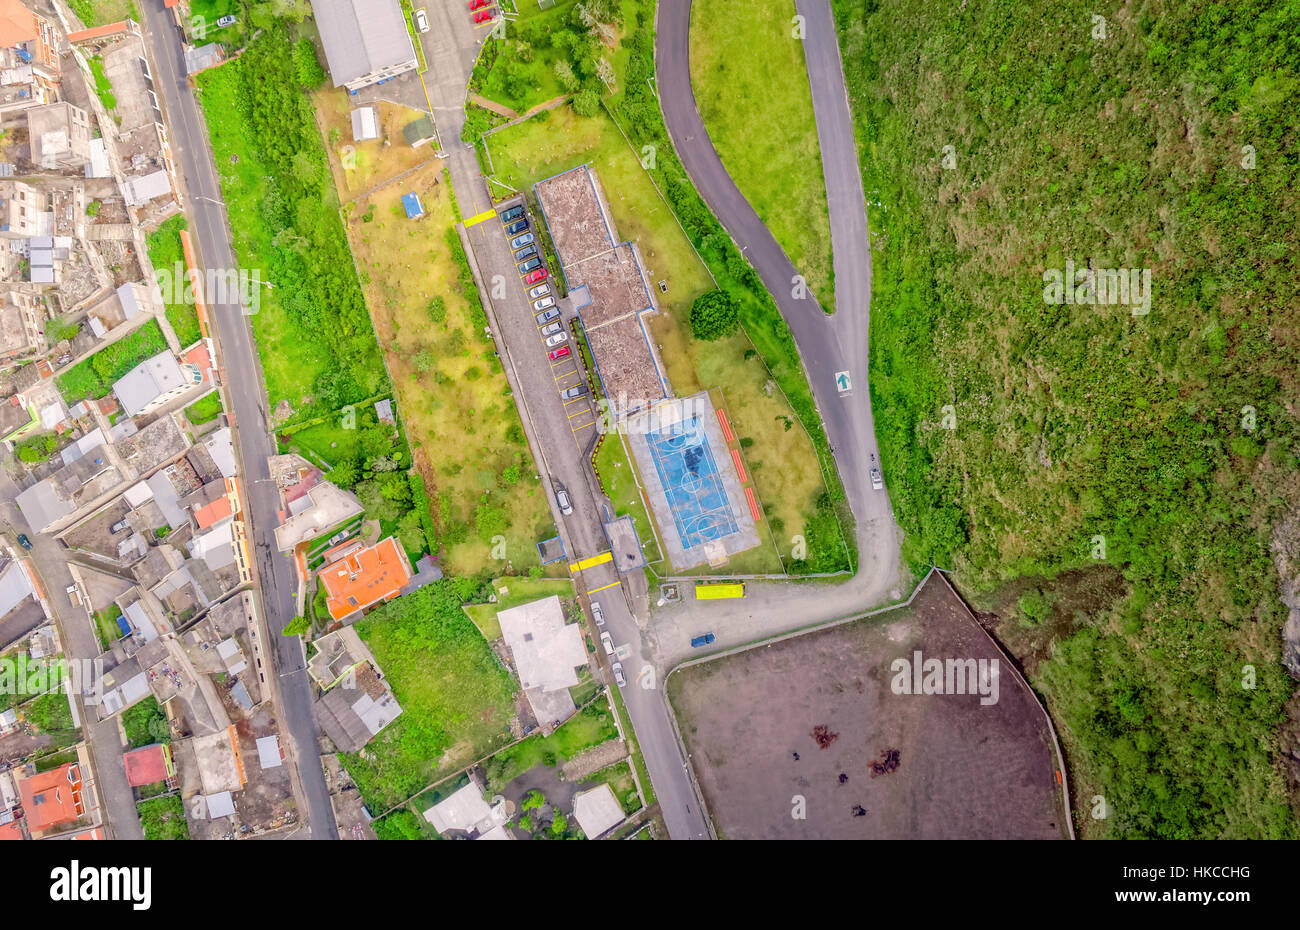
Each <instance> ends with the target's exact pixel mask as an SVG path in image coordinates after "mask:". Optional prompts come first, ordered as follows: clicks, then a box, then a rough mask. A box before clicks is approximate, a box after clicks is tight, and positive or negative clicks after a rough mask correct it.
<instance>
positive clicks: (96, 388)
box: [55, 320, 167, 404]
mask: <svg viewBox="0 0 1300 930" xmlns="http://www.w3.org/2000/svg"><path fill="white" fill-rule="evenodd" d="M165 351H167V340H166V339H164V338H163V334H162V330H161V329H160V328H159V327H158V323H157V322H156V321H154V320H150V321H149V322H148V323H146V324H144V325H143V326H141V327H140V328H139V329H137V330H135V331H134V332H132V333H130V334H128V335H126V336H123V337H122V338H121V339H119V340H118V341H117V342H115V343H113V344H112V345H110V346H106V347H105V348H103V349H100V350H99V351H98V352H96V353H95V354H94V355H92V356H91V357H90V358H88V359H86V360H84V361H82V362H78V363H77V364H76V365H74V366H73V367H72V368H69V369H68V370H67V371H65V372H64V373H63V374H61V375H59V376H58V378H57V379H56V382H55V383H56V384H58V387H59V392H60V393H61V394H62V395H63V399H64V400H66V401H67V402H68V403H69V404H75V403H76V402H77V401H79V400H85V399H87V398H92V397H103V396H104V395H105V394H107V393H108V392H109V391H111V390H112V389H113V382H114V381H117V380H118V379H119V378H121V377H122V376H123V375H125V374H126V373H127V372H128V371H130V370H131V369H132V368H134V367H135V366H136V365H139V364H140V363H141V362H143V361H144V360H145V359H147V358H152V357H153V356H155V355H158V354H159V353H160V352H165Z"/></svg>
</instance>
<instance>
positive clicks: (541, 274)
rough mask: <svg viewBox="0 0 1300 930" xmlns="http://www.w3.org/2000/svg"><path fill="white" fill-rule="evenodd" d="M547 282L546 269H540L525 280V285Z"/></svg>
mask: <svg viewBox="0 0 1300 930" xmlns="http://www.w3.org/2000/svg"><path fill="white" fill-rule="evenodd" d="M545 280H546V269H545V268H538V269H537V270H536V271H534V272H533V273H532V274H530V275H529V276H528V277H526V278H524V283H525V284H536V283H537V282H538V281H545Z"/></svg>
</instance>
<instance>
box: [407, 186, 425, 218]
mask: <svg viewBox="0 0 1300 930" xmlns="http://www.w3.org/2000/svg"><path fill="white" fill-rule="evenodd" d="M402 206H403V207H405V208H406V218H407V219H408V220H416V219H419V218H420V217H422V216H424V204H422V203H420V195H419V194H417V193H416V192H415V191H411V193H409V194H403V195H402Z"/></svg>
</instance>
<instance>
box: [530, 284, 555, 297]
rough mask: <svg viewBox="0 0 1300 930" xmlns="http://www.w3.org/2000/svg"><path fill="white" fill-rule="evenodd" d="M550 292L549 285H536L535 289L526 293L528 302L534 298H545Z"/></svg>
mask: <svg viewBox="0 0 1300 930" xmlns="http://www.w3.org/2000/svg"><path fill="white" fill-rule="evenodd" d="M550 292H551V288H550V285H548V284H539V285H537V287H535V288H533V289H532V290H531V291H529V292H528V298H529V300H531V299H532V298H534V297H545V296H546V295H547V294H549V293H550Z"/></svg>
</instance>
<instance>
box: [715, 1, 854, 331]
mask: <svg viewBox="0 0 1300 930" xmlns="http://www.w3.org/2000/svg"><path fill="white" fill-rule="evenodd" d="M794 14H795V5H794V0H727V2H724V0H696V2H695V3H694V4H692V6H691V58H690V61H691V88H692V89H693V90H694V91H695V100H696V103H697V105H698V106H699V110H700V115H701V116H702V117H703V118H704V127H705V128H706V129H707V130H708V131H709V138H710V139H712V140H713V146H714V148H716V149H717V150H718V155H719V156H721V158H722V163H723V165H725V166H726V168H727V172H728V173H729V174H730V175H731V178H732V180H734V181H735V182H736V186H737V187H739V188H740V190H741V193H743V194H744V195H745V198H746V199H747V200H748V201H749V202H750V204H751V205H753V207H754V210H755V211H756V212H757V213H758V215H759V216H760V217H761V218H762V220H763V222H764V223H766V224H767V227H768V229H770V230H771V231H772V235H773V236H775V237H776V241H777V242H779V243H780V244H781V247H782V248H783V249H785V253H786V255H788V256H789V257H790V260H791V261H792V262H794V266H795V268H797V269H799V271H800V273H801V274H803V275H804V277H805V278H806V279H807V281H808V284H809V286H810V289H811V291H812V294H813V296H815V297H816V298H817V301H818V302H819V303H820V304H821V305H822V309H823V310H825V311H826V312H827V313H830V312H832V311H833V310H834V309H835V286H834V280H835V275H834V269H833V266H832V264H831V226H830V216H829V214H828V213H827V207H826V187H825V184H824V183H823V180H822V162H821V149H820V147H819V145H818V142H817V124H816V121H815V120H814V118H813V106H812V91H811V90H810V89H809V86H808V71H807V68H806V67H805V65H804V49H803V41H802V40H800V39H797V38H795V37H794V35H793V28H792V25H791V20H792V19H793V18H794Z"/></svg>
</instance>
